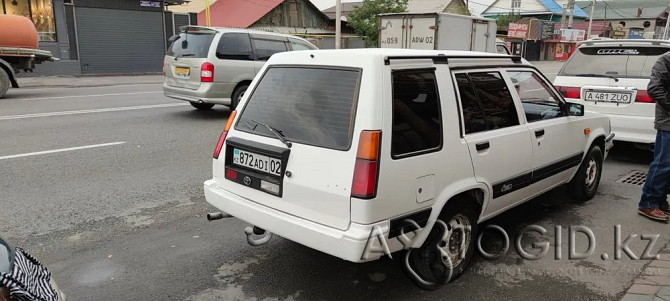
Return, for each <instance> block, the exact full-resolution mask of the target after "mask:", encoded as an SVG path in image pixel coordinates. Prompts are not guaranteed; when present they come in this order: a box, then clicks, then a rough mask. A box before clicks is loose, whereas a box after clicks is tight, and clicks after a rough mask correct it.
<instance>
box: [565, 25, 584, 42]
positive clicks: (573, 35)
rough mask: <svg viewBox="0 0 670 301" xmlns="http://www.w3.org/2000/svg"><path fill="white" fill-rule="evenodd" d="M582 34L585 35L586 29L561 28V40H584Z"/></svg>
mask: <svg viewBox="0 0 670 301" xmlns="http://www.w3.org/2000/svg"><path fill="white" fill-rule="evenodd" d="M584 35H586V31H585V30H583V29H565V28H561V42H579V41H584Z"/></svg>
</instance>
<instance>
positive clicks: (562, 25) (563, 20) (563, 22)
mask: <svg viewBox="0 0 670 301" xmlns="http://www.w3.org/2000/svg"><path fill="white" fill-rule="evenodd" d="M566 9H567V5H565V4H563V16H561V28H563V27H565V24H566V21H567V20H566V19H565V11H566Z"/></svg>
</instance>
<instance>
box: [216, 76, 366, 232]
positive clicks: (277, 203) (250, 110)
mask: <svg viewBox="0 0 670 301" xmlns="http://www.w3.org/2000/svg"><path fill="white" fill-rule="evenodd" d="M360 78H361V71H360V70H358V69H341V68H329V67H311V66H310V67H308V66H305V67H298V66H291V67H289V66H273V67H269V68H268V69H267V71H266V73H265V74H264V75H263V76H262V79H261V80H260V82H259V83H258V85H257V86H256V88H255V89H254V91H253V92H252V94H251V96H250V97H249V100H248V101H247V102H246V104H245V105H244V108H243V109H242V111H241V112H240V113H239V118H237V120H236V123H235V125H234V130H231V131H230V133H229V135H228V138H227V139H226V146H225V149H224V152H225V158H224V159H223V160H221V158H220V159H219V160H218V162H215V164H220V165H223V166H219V168H215V177H216V178H218V184H219V187H221V188H223V189H225V190H228V191H230V192H233V193H235V194H238V195H240V196H242V197H244V198H247V199H248V200H250V201H253V202H256V203H259V204H262V205H265V206H268V207H271V208H274V209H277V210H279V211H282V212H285V213H288V214H292V215H295V216H298V217H301V218H304V219H307V220H310V221H313V222H316V223H319V224H323V225H326V226H330V227H334V228H338V229H342V230H344V229H347V228H348V225H349V221H350V197H351V185H352V178H353V173H354V165H355V160H356V151H355V150H353V151H352V136H353V128H354V120H355V113H356V107H357V98H358V92H359V86H360ZM281 140H285V141H284V142H282V141H281ZM287 144H290V147H289V146H288V145H287ZM221 167H225V170H224V168H221ZM217 170H218V171H219V173H221V174H219V175H217V174H216V171H217Z"/></svg>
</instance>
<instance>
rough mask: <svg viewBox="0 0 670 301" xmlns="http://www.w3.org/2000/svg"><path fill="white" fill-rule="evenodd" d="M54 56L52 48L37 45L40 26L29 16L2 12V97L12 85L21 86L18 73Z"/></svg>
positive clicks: (0, 50) (0, 35) (0, 54)
mask: <svg viewBox="0 0 670 301" xmlns="http://www.w3.org/2000/svg"><path fill="white" fill-rule="evenodd" d="M54 60H55V59H54V57H53V56H52V55H51V52H49V51H45V50H40V49H37V29H35V25H34V24H33V22H32V21H30V19H28V18H26V17H22V16H12V15H4V14H0V98H2V97H3V96H5V94H6V93H7V91H8V90H9V88H10V87H12V88H18V87H19V83H18V81H17V80H16V74H17V73H19V72H22V71H23V72H32V71H33V69H35V64H41V63H43V62H46V61H54Z"/></svg>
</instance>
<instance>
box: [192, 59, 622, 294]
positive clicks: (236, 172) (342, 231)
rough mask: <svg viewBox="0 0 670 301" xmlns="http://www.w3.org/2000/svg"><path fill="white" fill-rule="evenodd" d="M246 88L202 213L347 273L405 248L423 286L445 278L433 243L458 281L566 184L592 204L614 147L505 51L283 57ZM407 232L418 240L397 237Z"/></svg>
mask: <svg viewBox="0 0 670 301" xmlns="http://www.w3.org/2000/svg"><path fill="white" fill-rule="evenodd" d="M249 89H250V90H249V91H251V92H250V93H247V94H245V96H244V97H243V98H242V101H241V103H240V105H239V106H238V110H239V111H234V112H232V113H231V115H230V117H229V119H228V123H227V124H226V126H225V128H224V131H223V132H222V134H221V136H220V138H219V141H218V143H217V145H216V148H215V151H214V161H213V174H214V177H213V179H211V180H209V181H206V182H205V184H204V188H205V189H204V190H205V197H206V199H207V202H209V203H210V204H212V205H214V206H215V207H217V208H218V209H220V210H222V211H224V212H226V213H228V214H229V215H232V216H235V217H237V218H239V219H242V220H244V221H246V222H248V223H251V224H253V225H255V226H256V227H255V228H254V231H253V233H256V234H263V233H265V234H266V235H267V232H265V230H267V231H270V232H272V233H276V234H278V235H281V236H283V237H285V238H288V239H290V240H293V241H296V242H298V243H301V244H303V245H305V246H308V247H311V248H314V249H317V250H320V251H322V252H324V253H327V254H330V255H333V256H336V257H339V258H342V259H345V260H349V261H352V262H364V261H370V260H375V259H378V258H379V257H380V256H382V255H383V254H384V253H386V252H395V251H399V250H402V249H403V248H405V249H409V250H410V251H408V253H407V254H410V255H411V256H409V255H408V258H409V259H408V262H409V265H408V267H409V268H410V271H411V272H410V275H411V274H412V273H414V275H417V277H416V278H413V279H414V280H415V282H416V283H417V284H418V285H419V286H421V287H422V288H425V289H434V288H436V287H439V285H441V284H443V283H445V282H447V281H448V280H449V279H445V278H441V277H437V276H436V275H434V274H433V273H434V271H432V270H431V268H429V267H431V266H432V264H434V263H435V261H434V260H433V259H435V258H437V261H438V262H439V263H443V261H442V260H441V259H440V256H437V257H434V256H424V255H425V254H435V252H438V250H437V249H434V248H432V247H433V246H437V245H440V246H441V250H443V251H444V252H447V253H448V256H447V255H445V256H442V259H445V258H449V259H450V260H448V261H449V262H450V263H444V265H443V266H444V267H446V269H444V270H443V271H450V272H453V277H451V279H453V278H455V277H456V276H458V275H460V274H461V273H462V272H463V270H464V268H465V267H466V266H467V264H468V262H469V260H470V258H471V257H472V254H473V250H474V242H475V236H474V235H476V233H477V224H478V223H481V222H483V221H485V220H487V219H490V218H492V217H494V216H496V215H498V214H500V213H503V212H505V211H506V210H508V209H510V208H512V207H514V206H516V205H519V204H521V203H523V202H525V201H527V200H530V199H532V198H534V197H536V196H538V195H540V194H542V193H544V192H546V191H548V190H550V189H552V188H554V187H557V186H559V185H563V184H567V183H569V184H570V189H571V191H572V192H573V194H574V195H575V196H576V197H577V198H579V199H581V200H587V199H590V198H592V197H593V195H594V194H595V193H596V190H597V188H598V184H599V181H600V174H601V169H602V164H603V161H604V159H605V157H606V155H607V151H608V150H609V148H610V147H611V145H612V141H611V140H612V138H613V134H611V132H610V129H609V122H608V119H607V117H605V116H602V115H600V114H597V113H589V114H584V111H583V106H581V105H579V104H571V103H566V102H565V101H564V100H563V98H562V97H561V96H560V94H559V93H558V91H556V90H555V89H554V88H553V86H552V85H551V83H550V82H549V81H548V80H547V79H546V78H545V77H544V76H543V75H542V74H541V73H540V72H539V71H538V70H537V69H536V68H535V67H533V66H532V65H530V64H528V63H527V62H525V61H522V60H521V59H520V58H518V57H512V56H507V55H499V54H491V53H477V52H458V51H422V50H402V49H361V50H326V51H300V52H287V53H281V54H276V55H274V56H273V57H272V58H271V59H270V60H269V61H268V64H267V65H266V66H264V67H263V69H262V70H261V71H260V73H259V74H258V76H256V78H255V79H254V81H253V82H252V83H251V86H250V88H249ZM218 216H219V217H220V216H221V215H220V214H218ZM435 225H442V227H436V226H435ZM445 225H448V226H445ZM460 226H463V227H464V229H465V230H463V231H461V232H459V231H454V230H455V229H457V228H459V227H460ZM417 228H422V229H417ZM445 229H447V230H445ZM413 230H417V231H414V232H413V233H414V234H412V235H411V236H412V237H413V238H412V239H411V242H408V241H407V240H405V241H404V242H403V240H401V239H399V238H401V237H403V238H407V237H409V236H406V235H404V234H403V233H404V232H408V233H409V232H411V231H413ZM431 231H432V232H431ZM440 231H441V232H440ZM253 233H252V231H251V230H250V228H248V230H247V235H249V236H252V235H253ZM374 233H377V235H373V234H374ZM439 233H442V234H443V235H439ZM429 234H430V235H429ZM370 237H377V238H380V239H375V240H374V241H373V243H372V244H369V238H370ZM248 239H249V237H248ZM387 240H388V243H386V242H387ZM265 241H267V240H264V241H263V242H265ZM379 241H383V242H381V244H382V245H383V246H387V247H388V248H383V249H384V252H379V246H380V242H379ZM457 241H460V242H462V243H456V242H457ZM250 243H252V244H258V241H253V240H250ZM371 250H372V252H371ZM375 250H376V251H375ZM431 258H432V259H431ZM445 260H446V259H445Z"/></svg>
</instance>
